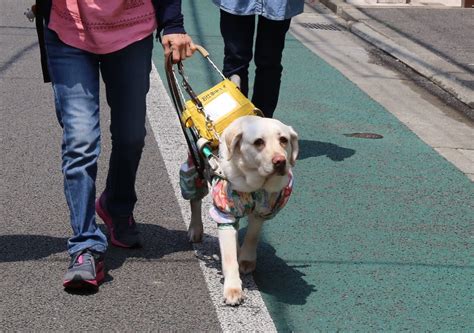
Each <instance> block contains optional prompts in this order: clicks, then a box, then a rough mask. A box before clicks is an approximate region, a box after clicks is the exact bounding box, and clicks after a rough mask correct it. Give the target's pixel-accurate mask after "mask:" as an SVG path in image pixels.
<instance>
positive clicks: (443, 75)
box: [305, 0, 474, 108]
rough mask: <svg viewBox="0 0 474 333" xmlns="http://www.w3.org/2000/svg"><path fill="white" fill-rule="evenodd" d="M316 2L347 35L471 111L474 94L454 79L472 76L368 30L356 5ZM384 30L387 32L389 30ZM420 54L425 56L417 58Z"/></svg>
mask: <svg viewBox="0 0 474 333" xmlns="http://www.w3.org/2000/svg"><path fill="white" fill-rule="evenodd" d="M305 2H306V4H307V5H308V6H310V7H312V6H313V5H314V3H316V2H317V1H316V0H305ZM319 2H321V3H322V4H323V5H324V6H326V7H327V8H329V9H330V10H332V11H333V12H334V13H335V14H336V15H338V16H339V17H341V18H342V19H343V20H345V21H346V23H347V29H348V30H349V31H350V32H352V33H353V34H355V35H357V36H358V37H360V38H362V39H363V40H365V41H366V42H368V43H370V44H372V45H374V46H375V47H377V48H379V49H381V50H383V51H384V52H386V53H388V54H390V55H391V56H393V57H394V58H396V59H398V60H399V61H401V62H402V63H404V64H405V65H406V66H408V67H410V68H411V69H413V70H414V71H416V72H417V73H419V74H420V75H422V76H424V77H425V78H427V79H428V80H430V81H431V82H433V83H434V84H436V85H437V86H439V87H440V88H442V89H443V90H445V91H447V92H448V93H450V94H451V95H453V96H454V97H455V98H457V99H458V100H459V101H461V102H462V103H464V104H466V105H467V106H469V107H470V108H474V91H473V90H472V89H470V88H468V87H466V86H464V85H462V84H461V83H460V80H459V78H457V76H458V75H460V76H472V75H471V74H469V73H468V72H467V71H466V70H465V69H462V68H460V67H459V66H456V65H454V64H452V63H450V62H448V61H446V60H445V59H442V58H441V57H439V56H438V55H436V54H435V53H433V52H431V51H429V50H428V49H426V48H425V47H422V46H420V45H418V44H416V43H414V42H412V44H413V48H415V49H416V50H417V52H413V51H411V50H409V49H407V48H405V47H402V46H400V45H398V44H397V43H396V42H395V41H393V40H392V39H390V38H389V37H387V36H385V35H383V34H382V33H380V32H378V31H376V30H375V29H374V28H373V27H371V26H370V24H369V23H368V22H370V21H371V19H370V18H369V17H367V16H366V15H365V14H364V13H362V12H361V11H359V10H358V9H357V8H356V7H355V6H353V5H351V4H348V3H346V2H344V1H343V0H319ZM386 29H387V30H390V29H389V28H386ZM420 53H421V54H423V55H424V56H420ZM426 55H429V57H426ZM427 58H430V59H435V61H433V62H430V63H428V62H427V61H426V60H425V59H427ZM452 73H456V74H457V75H453V74H452Z"/></svg>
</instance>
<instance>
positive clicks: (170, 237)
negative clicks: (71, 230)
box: [0, 224, 192, 269]
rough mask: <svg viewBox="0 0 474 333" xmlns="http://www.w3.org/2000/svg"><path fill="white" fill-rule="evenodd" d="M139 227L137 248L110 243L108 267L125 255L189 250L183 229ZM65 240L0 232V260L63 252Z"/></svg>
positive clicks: (149, 256) (146, 256)
mask: <svg viewBox="0 0 474 333" xmlns="http://www.w3.org/2000/svg"><path fill="white" fill-rule="evenodd" d="M138 226H139V228H140V231H141V233H142V235H143V243H144V244H145V246H144V247H143V248H140V249H121V248H117V247H114V246H111V245H110V244H109V248H108V250H107V269H115V268H119V267H120V266H122V264H123V263H124V261H125V260H126V259H127V258H142V259H160V258H162V257H163V256H165V255H167V254H171V253H175V252H181V251H191V250H192V246H191V244H190V243H189V242H188V240H187V234H186V231H184V230H169V229H166V228H163V227H160V226H158V225H151V224H138ZM99 227H100V228H101V229H102V231H104V233H105V227H104V225H102V224H100V225H99ZM67 239H68V238H66V237H53V236H46V235H0V263H2V262H17V261H28V260H38V259H43V258H46V257H48V256H50V255H52V254H55V253H60V252H66V247H67Z"/></svg>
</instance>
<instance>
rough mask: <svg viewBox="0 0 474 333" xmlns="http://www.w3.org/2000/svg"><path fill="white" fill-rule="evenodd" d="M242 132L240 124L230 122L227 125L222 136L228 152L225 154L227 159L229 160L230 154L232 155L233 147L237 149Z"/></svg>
mask: <svg viewBox="0 0 474 333" xmlns="http://www.w3.org/2000/svg"><path fill="white" fill-rule="evenodd" d="M242 134H243V132H242V127H241V126H238V125H235V124H234V126H232V124H231V125H230V126H229V127H227V129H226V133H225V138H224V140H225V145H226V147H227V151H228V152H229V154H228V155H227V160H230V159H231V158H232V155H234V152H235V149H238V146H239V145H240V141H241V140H242Z"/></svg>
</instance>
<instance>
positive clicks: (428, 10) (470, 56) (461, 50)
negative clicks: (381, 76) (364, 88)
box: [306, 0, 474, 119]
mask: <svg viewBox="0 0 474 333" xmlns="http://www.w3.org/2000/svg"><path fill="white" fill-rule="evenodd" d="M318 2H319V1H316V0H306V3H307V4H308V5H310V6H311V5H313V6H314V5H315V4H317V3H318ZM320 2H321V3H323V4H324V5H325V6H327V7H328V8H330V9H331V10H332V11H334V12H335V13H337V14H338V15H339V16H340V17H341V18H343V19H344V20H345V21H346V22H347V27H348V29H349V30H350V31H351V32H352V33H354V34H356V35H357V36H359V37H360V38H362V39H364V40H365V41H367V42H369V43H371V44H373V45H375V46H376V47H378V48H380V49H382V50H384V51H385V52H387V53H389V54H390V55H392V56H393V57H395V58H397V59H398V60H400V61H401V62H402V63H404V64H405V65H407V66H408V67H410V68H412V69H413V70H415V71H416V72H418V73H420V74H421V75H423V76H425V77H426V78H428V79H429V80H431V81H432V82H434V83H435V84H437V85H438V86H439V87H441V88H442V89H444V90H446V91H448V92H449V93H450V94H452V95H453V96H455V97H456V98H457V99H458V100H460V101H461V102H463V103H465V104H467V105H468V106H470V108H466V109H465V110H463V112H464V113H465V114H466V115H467V116H469V117H470V118H471V119H474V110H473V108H474V39H473V38H472V31H473V30H474V11H473V10H470V9H467V8H464V9H463V8H453V7H443V6H409V5H405V6H387V5H378V6H358V7H356V6H354V5H351V4H348V3H346V2H344V1H343V0H321V1H320Z"/></svg>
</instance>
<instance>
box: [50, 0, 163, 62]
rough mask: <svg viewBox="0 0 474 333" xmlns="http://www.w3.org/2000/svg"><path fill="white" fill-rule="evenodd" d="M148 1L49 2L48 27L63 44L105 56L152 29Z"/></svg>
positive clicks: (153, 23) (83, 0)
mask: <svg viewBox="0 0 474 333" xmlns="http://www.w3.org/2000/svg"><path fill="white" fill-rule="evenodd" d="M156 26H157V24H156V16H155V9H154V7H153V4H152V2H151V0H53V4H52V8H51V17H50V22H49V25H48V27H49V28H50V29H51V30H54V31H55V32H56V33H57V34H58V36H59V39H61V41H62V42H64V43H65V44H68V45H70V46H73V47H76V48H78V49H81V50H85V51H88V52H92V53H95V54H106V53H111V52H115V51H118V50H120V49H123V48H124V47H126V46H128V45H130V44H132V43H134V42H136V41H139V40H141V39H143V38H145V37H147V36H149V35H150V34H151V33H153V31H154V30H155V29H156Z"/></svg>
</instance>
